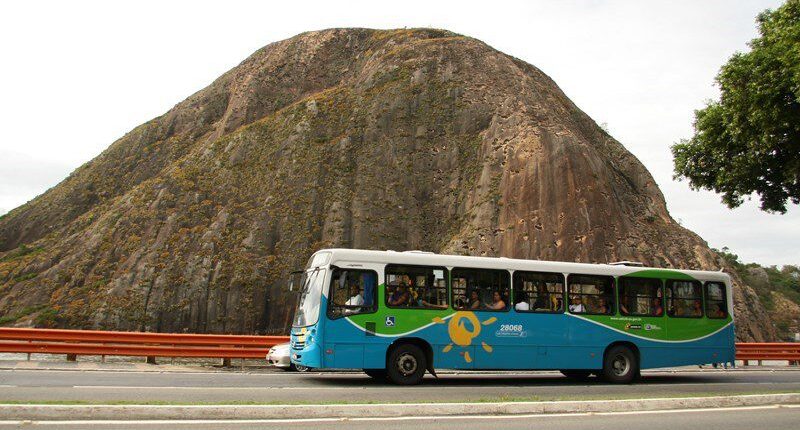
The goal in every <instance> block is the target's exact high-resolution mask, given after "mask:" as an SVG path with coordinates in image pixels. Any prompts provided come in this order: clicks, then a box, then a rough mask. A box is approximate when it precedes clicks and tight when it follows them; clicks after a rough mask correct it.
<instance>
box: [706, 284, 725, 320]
mask: <svg viewBox="0 0 800 430" xmlns="http://www.w3.org/2000/svg"><path fill="white" fill-rule="evenodd" d="M706 315H707V316H708V317H709V318H726V317H727V316H728V298H727V297H726V296H725V284H723V283H721V282H706Z"/></svg>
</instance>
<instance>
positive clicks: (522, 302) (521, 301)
mask: <svg viewBox="0 0 800 430" xmlns="http://www.w3.org/2000/svg"><path fill="white" fill-rule="evenodd" d="M515 297H516V295H515ZM516 298H517V304H515V305H514V309H516V310H518V311H529V310H531V305H530V304H529V303H528V293H527V292H525V291H520V292H519V297H516Z"/></svg>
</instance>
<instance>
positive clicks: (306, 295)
mask: <svg viewBox="0 0 800 430" xmlns="http://www.w3.org/2000/svg"><path fill="white" fill-rule="evenodd" d="M324 280H325V269H319V268H317V269H313V270H311V271H308V272H306V273H305V274H304V275H303V281H302V285H303V289H302V290H301V291H300V302H299V303H298V304H297V311H296V312H295V313H294V324H293V325H294V326H295V327H306V326H310V325H314V324H316V323H317V320H318V319H319V304H320V301H321V299H322V283H323V281H324Z"/></svg>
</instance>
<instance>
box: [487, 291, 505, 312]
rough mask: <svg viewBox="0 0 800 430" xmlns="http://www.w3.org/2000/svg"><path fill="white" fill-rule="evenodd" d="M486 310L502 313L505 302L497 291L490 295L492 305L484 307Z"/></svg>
mask: <svg viewBox="0 0 800 430" xmlns="http://www.w3.org/2000/svg"><path fill="white" fill-rule="evenodd" d="M486 308H487V309H491V310H495V311H502V310H504V309H505V308H506V302H504V301H503V299H502V298H501V296H500V292H499V291H495V292H494V293H492V303H491V304H490V305H487V306H486Z"/></svg>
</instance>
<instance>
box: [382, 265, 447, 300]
mask: <svg viewBox="0 0 800 430" xmlns="http://www.w3.org/2000/svg"><path fill="white" fill-rule="evenodd" d="M385 271H386V306H388V307H391V308H397V307H400V308H417V309H447V269H445V268H444V267H428V266H406V265H403V266H400V265H393V264H390V265H388V266H386V269H385Z"/></svg>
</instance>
